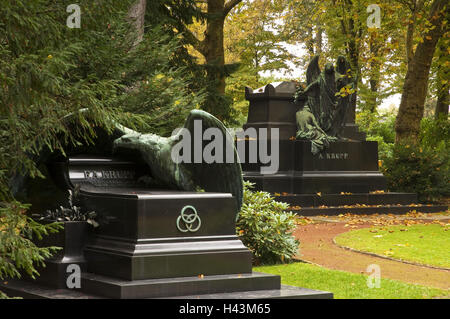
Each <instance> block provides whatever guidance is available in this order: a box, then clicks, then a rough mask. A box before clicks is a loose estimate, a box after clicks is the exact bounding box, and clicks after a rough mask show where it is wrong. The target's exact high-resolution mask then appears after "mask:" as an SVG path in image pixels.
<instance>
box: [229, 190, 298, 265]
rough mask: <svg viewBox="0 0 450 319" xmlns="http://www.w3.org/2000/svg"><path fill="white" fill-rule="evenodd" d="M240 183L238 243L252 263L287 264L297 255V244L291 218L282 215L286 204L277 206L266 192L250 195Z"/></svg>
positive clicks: (285, 213)
mask: <svg viewBox="0 0 450 319" xmlns="http://www.w3.org/2000/svg"><path fill="white" fill-rule="evenodd" d="M252 188H254V184H252V183H250V182H244V201H243V205H242V208H241V212H240V214H239V218H238V221H237V223H236V226H237V227H236V231H237V234H238V235H239V237H240V239H241V240H242V242H243V243H244V245H245V246H247V247H248V248H249V249H250V250H251V251H252V252H253V255H254V257H255V262H256V263H259V264H262V263H278V262H288V261H290V260H291V259H292V257H293V256H294V255H295V254H297V252H298V246H299V241H298V240H296V239H295V238H294V236H293V235H292V232H293V231H294V230H295V228H296V223H295V214H293V213H290V212H286V210H287V209H288V207H289V206H288V204H286V203H282V202H277V201H275V200H274V198H273V197H272V196H271V195H270V194H269V193H267V192H262V191H252V190H251V189H252Z"/></svg>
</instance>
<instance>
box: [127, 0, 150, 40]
mask: <svg viewBox="0 0 450 319" xmlns="http://www.w3.org/2000/svg"><path fill="white" fill-rule="evenodd" d="M146 6H147V0H137V1H136V2H135V3H134V4H133V5H132V6H131V8H130V10H129V11H128V18H129V19H130V20H131V23H132V24H133V25H134V26H135V27H136V39H135V41H134V44H133V47H134V46H136V45H137V44H138V43H139V42H141V41H142V39H143V38H144V23H145V8H146Z"/></svg>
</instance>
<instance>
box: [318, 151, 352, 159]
mask: <svg viewBox="0 0 450 319" xmlns="http://www.w3.org/2000/svg"><path fill="white" fill-rule="evenodd" d="M319 159H327V160H334V159H337V160H346V159H348V153H325V154H322V153H320V154H319Z"/></svg>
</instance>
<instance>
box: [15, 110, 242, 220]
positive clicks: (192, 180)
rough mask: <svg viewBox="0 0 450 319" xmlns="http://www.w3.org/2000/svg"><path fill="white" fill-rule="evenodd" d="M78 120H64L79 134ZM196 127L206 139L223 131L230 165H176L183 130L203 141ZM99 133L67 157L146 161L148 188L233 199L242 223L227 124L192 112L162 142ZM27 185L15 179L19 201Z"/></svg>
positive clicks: (124, 132) (237, 168) (44, 156)
mask: <svg viewBox="0 0 450 319" xmlns="http://www.w3.org/2000/svg"><path fill="white" fill-rule="evenodd" d="M79 112H84V113H85V115H86V116H89V114H88V113H89V110H88V109H82V110H80V111H79ZM77 118H78V117H77V114H76V113H72V114H69V115H67V116H66V117H65V118H64V120H65V121H67V124H68V126H69V127H72V129H73V131H74V132H76V129H75V128H76V126H77V123H78V122H77ZM196 121H197V122H198V121H200V122H201V123H202V124H201V132H200V135H201V136H203V134H204V132H205V131H206V130H208V129H211V128H213V129H214V130H216V131H220V133H221V135H222V137H223V143H224V144H225V145H224V148H225V149H229V150H231V153H232V157H233V161H229V160H228V158H227V160H224V161H217V162H212V163H211V162H208V163H207V162H205V161H203V160H202V161H200V162H194V161H174V157H173V155H172V153H173V152H172V149H173V148H174V146H175V145H177V143H180V140H182V138H183V137H184V136H182V134H181V133H182V132H183V131H182V130H183V129H184V130H185V131H184V132H186V131H188V132H189V133H190V134H188V135H190V136H191V139H194V138H197V137H198V136H196V135H195V133H196V132H194V127H195V122H196ZM95 130H96V138H95V141H94V142H93V143H92V145H87V144H83V145H81V144H80V145H77V146H70V145H67V147H66V149H65V152H66V154H67V155H73V154H92V155H115V156H121V155H123V156H127V157H130V156H131V157H133V158H136V159H139V160H143V161H144V162H145V164H147V166H148V169H149V171H150V174H149V176H144V177H145V178H146V179H145V180H143V181H142V183H143V184H145V185H146V187H149V188H153V187H156V188H160V187H162V188H164V189H173V190H184V191H206V192H219V193H231V194H232V195H233V196H234V198H235V199H236V203H237V212H236V218H237V216H238V212H239V211H240V208H241V206H242V200H243V179H242V170H241V164H240V161H239V157H238V153H237V150H236V148H235V146H234V140H233V138H232V137H231V135H230V133H229V132H228V130H227V128H226V127H225V126H224V125H223V123H222V122H221V121H219V120H218V119H217V118H215V117H214V116H213V115H211V114H209V113H207V112H205V111H201V110H192V111H191V112H190V113H189V116H188V118H187V119H186V121H185V124H184V127H183V128H182V130H180V131H179V133H177V134H173V135H172V136H170V137H162V136H159V135H156V134H142V133H139V132H137V131H134V130H132V129H129V128H127V127H124V126H122V125H121V124H119V123H115V124H114V129H113V130H112V131H111V132H107V131H106V130H105V129H103V128H101V127H95ZM197 133H198V132H197ZM192 142H193V140H191V144H192ZM203 142H204V141H202V142H201V143H203ZM188 144H189V143H188ZM192 155H195V154H192ZM57 156H60V154H59V153H58V154H55V153H53V152H51V151H50V150H48V149H43V150H42V151H41V153H40V155H39V156H37V157H36V158H34V159H33V160H34V161H35V162H36V165H37V166H39V165H40V164H45V163H47V162H48V161H49V160H50V159H51V158H54V157H57ZM227 156H228V155H227ZM28 180H29V178H28V177H27V176H22V175H21V174H16V175H15V176H13V178H12V179H11V181H10V186H11V189H12V191H13V194H14V195H15V196H16V195H19V196H21V195H23V194H26V193H27V189H28V185H27V183H28Z"/></svg>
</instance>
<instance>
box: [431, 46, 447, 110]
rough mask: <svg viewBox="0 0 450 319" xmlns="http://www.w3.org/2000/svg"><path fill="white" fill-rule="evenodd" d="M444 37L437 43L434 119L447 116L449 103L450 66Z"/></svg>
mask: <svg viewBox="0 0 450 319" xmlns="http://www.w3.org/2000/svg"><path fill="white" fill-rule="evenodd" d="M442 40H444V39H441V41H440V42H439V44H438V47H439V61H440V62H441V63H440V64H439V68H438V71H437V77H436V80H437V102H436V109H435V112H434V116H435V118H436V119H439V118H440V117H444V118H447V117H448V106H449V103H450V98H449V97H450V96H449V89H450V67H449V66H448V65H447V62H448V60H449V58H448V54H447V48H446V46H445V43H444V41H442Z"/></svg>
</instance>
